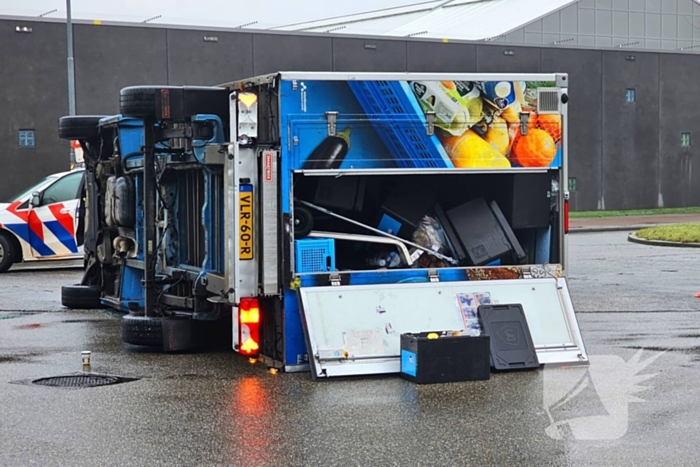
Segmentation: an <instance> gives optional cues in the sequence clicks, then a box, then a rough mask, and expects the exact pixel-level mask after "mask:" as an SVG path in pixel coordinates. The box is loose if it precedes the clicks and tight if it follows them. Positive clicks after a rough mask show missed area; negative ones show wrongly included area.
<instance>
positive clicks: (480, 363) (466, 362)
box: [400, 331, 491, 384]
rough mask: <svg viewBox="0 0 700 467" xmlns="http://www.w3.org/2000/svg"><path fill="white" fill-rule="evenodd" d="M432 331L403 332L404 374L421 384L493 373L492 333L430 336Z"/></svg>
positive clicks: (481, 376)
mask: <svg viewBox="0 0 700 467" xmlns="http://www.w3.org/2000/svg"><path fill="white" fill-rule="evenodd" d="M428 334H430V333H429V332H421V333H405V334H401V373H400V375H401V377H402V378H403V379H406V380H408V381H412V382H414V383H418V384H430V383H454V382H460V381H479V380H487V379H489V378H490V377H491V362H490V357H491V354H490V338H489V336H477V337H472V336H453V335H452V332H451V331H448V332H447V333H446V335H444V336H442V332H438V333H437V334H438V335H439V336H442V337H438V338H437V339H428Z"/></svg>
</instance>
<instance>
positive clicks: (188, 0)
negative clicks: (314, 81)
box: [0, 0, 426, 29]
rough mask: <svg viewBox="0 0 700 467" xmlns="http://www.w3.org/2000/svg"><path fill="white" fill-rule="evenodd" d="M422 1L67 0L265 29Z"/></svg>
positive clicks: (7, 6) (5, 9) (22, 12)
mask: <svg viewBox="0 0 700 467" xmlns="http://www.w3.org/2000/svg"><path fill="white" fill-rule="evenodd" d="M425 1H426V0H245V1H244V0H228V1H226V0H111V1H110V0H72V3H71V5H72V6H71V10H72V16H73V18H74V19H87V20H96V19H97V20H102V21H110V20H111V21H130V22H142V21H144V20H147V19H149V18H153V17H155V16H157V15H162V17H161V18H158V19H155V20H152V21H149V22H150V23H161V24H164V23H168V24H188V25H196V26H212V27H236V26H240V25H243V24H246V23H251V22H253V21H257V23H256V24H254V25H252V26H250V27H251V28H263V29H264V28H268V27H272V26H280V25H285V24H292V23H299V22H303V21H311V20H316V19H323V18H329V17H334V16H342V15H348V14H353V13H361V12H364V11H372V10H378V9H383V8H391V7H396V6H402V5H411V4H415V3H423V2H425ZM54 9H56V10H57V11H56V12H53V13H50V14H48V15H46V17H47V18H65V17H66V1H65V0H0V15H13V16H39V15H41V14H43V13H47V12H50V11H51V10H54Z"/></svg>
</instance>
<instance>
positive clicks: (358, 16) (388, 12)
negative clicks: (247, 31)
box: [270, 0, 443, 30]
mask: <svg viewBox="0 0 700 467" xmlns="http://www.w3.org/2000/svg"><path fill="white" fill-rule="evenodd" d="M440 3H443V2H441V1H440V0H427V1H425V2H422V3H416V4H414V5H406V6H399V7H393V8H383V9H380V10H372V11H367V12H364V13H355V14H352V15H345V16H334V17H332V18H327V19H318V20H314V21H304V22H302V23H293V24H287V25H284V26H275V27H274V28H270V29H271V30H299V29H302V30H303V29H310V28H320V27H324V26H335V25H336V24H346V23H354V22H356V21H363V20H367V19H377V18H386V17H390V16H396V15H403V14H406V13H416V12H420V11H429V10H432V9H433V7H435V6H437V5H438V4H440ZM428 5H430V6H428ZM382 13H383V14H382Z"/></svg>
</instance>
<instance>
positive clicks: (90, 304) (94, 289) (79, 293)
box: [61, 285, 104, 310]
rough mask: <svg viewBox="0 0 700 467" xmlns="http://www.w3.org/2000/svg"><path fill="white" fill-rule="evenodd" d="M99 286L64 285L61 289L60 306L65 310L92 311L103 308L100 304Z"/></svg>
mask: <svg viewBox="0 0 700 467" xmlns="http://www.w3.org/2000/svg"><path fill="white" fill-rule="evenodd" d="M100 297H101V289H100V286H99V285H64V286H63V287H61V304H62V305H63V306H65V307H66V308H72V309H78V310H93V309H96V308H104V306H102V303H100Z"/></svg>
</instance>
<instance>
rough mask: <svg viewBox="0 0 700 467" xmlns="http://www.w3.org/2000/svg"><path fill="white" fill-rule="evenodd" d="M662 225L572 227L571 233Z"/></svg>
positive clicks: (613, 230) (637, 228)
mask: <svg viewBox="0 0 700 467" xmlns="http://www.w3.org/2000/svg"><path fill="white" fill-rule="evenodd" d="M657 225H662V224H637V225H607V226H604V225H601V226H596V227H572V228H569V233H570V234H571V233H588V232H621V231H625V230H640V229H646V228H649V227H656V226H657Z"/></svg>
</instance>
